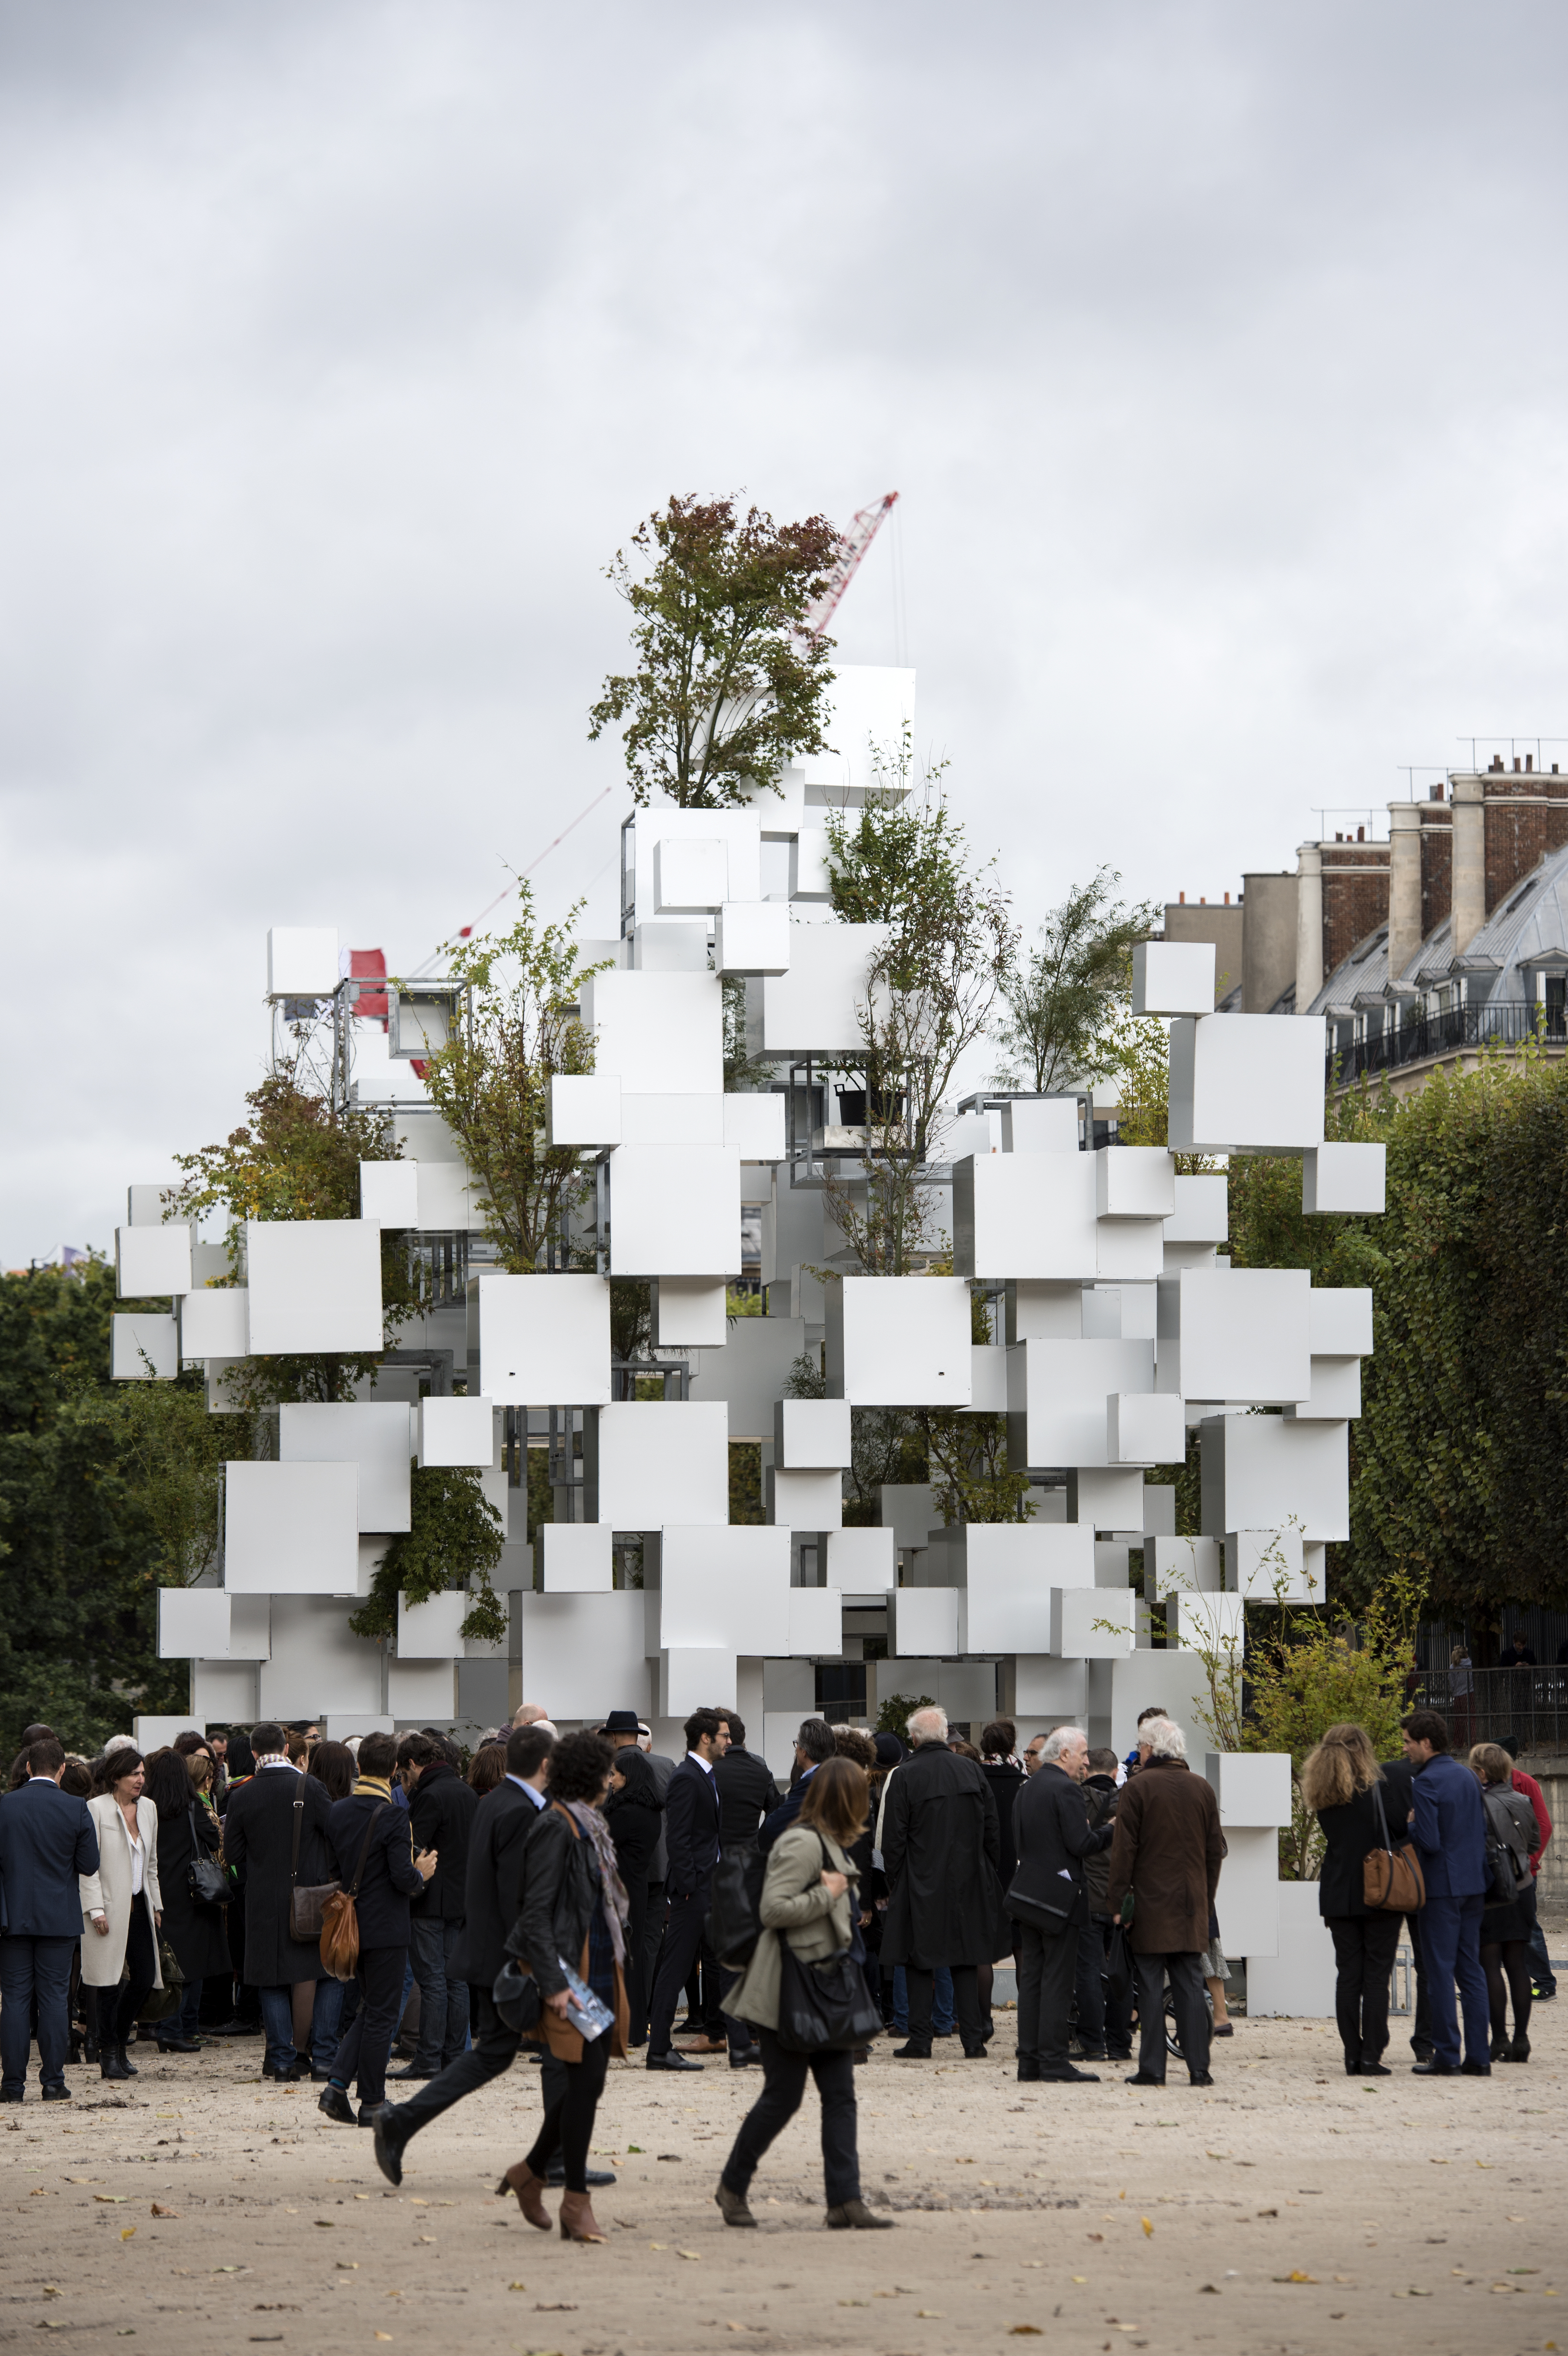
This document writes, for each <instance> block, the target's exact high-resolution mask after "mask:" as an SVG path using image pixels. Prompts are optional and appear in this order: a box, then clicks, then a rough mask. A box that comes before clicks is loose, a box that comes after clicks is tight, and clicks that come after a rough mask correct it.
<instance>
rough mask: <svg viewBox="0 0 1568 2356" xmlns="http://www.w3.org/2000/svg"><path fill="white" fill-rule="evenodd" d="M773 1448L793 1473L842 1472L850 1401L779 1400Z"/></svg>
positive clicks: (777, 1458) (774, 1419)
mask: <svg viewBox="0 0 1568 2356" xmlns="http://www.w3.org/2000/svg"><path fill="white" fill-rule="evenodd" d="M773 1447H774V1451H775V1454H776V1461H777V1462H778V1463H779V1464H780V1465H781V1466H783V1467H787V1468H788V1470H789V1471H790V1472H814V1471H816V1472H834V1471H842V1470H843V1469H844V1467H845V1466H847V1465H848V1462H849V1402H848V1399H789V1398H786V1399H780V1400H778V1401H777V1402H776V1404H775V1406H774V1408H773ZM920 1542H921V1543H922V1544H923V1543H924V1540H923V1537H922V1539H921V1541H920Z"/></svg>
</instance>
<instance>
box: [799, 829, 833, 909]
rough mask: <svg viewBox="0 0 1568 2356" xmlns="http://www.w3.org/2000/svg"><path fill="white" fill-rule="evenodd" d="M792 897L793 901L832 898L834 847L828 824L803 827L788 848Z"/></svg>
mask: <svg viewBox="0 0 1568 2356" xmlns="http://www.w3.org/2000/svg"><path fill="white" fill-rule="evenodd" d="M789 896H790V898H791V899H792V900H831V899H832V897H833V847H832V845H831V843H830V842H829V841H828V840H827V828H826V827H825V826H803V827H801V828H799V829H798V830H797V831H796V833H795V839H794V841H792V842H791V844H790V847H789Z"/></svg>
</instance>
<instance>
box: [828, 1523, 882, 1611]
mask: <svg viewBox="0 0 1568 2356" xmlns="http://www.w3.org/2000/svg"><path fill="white" fill-rule="evenodd" d="M897 1568H898V1565H897V1558H896V1555H895V1550H894V1544H893V1533H892V1531H891V1530H868V1529H856V1530H829V1531H828V1533H827V1584H828V1585H829V1587H836V1588H837V1590H838V1591H839V1593H840V1594H842V1595H882V1594H886V1593H888V1592H889V1591H890V1590H891V1588H892V1586H893V1584H894V1575H895V1572H896V1570H897Z"/></svg>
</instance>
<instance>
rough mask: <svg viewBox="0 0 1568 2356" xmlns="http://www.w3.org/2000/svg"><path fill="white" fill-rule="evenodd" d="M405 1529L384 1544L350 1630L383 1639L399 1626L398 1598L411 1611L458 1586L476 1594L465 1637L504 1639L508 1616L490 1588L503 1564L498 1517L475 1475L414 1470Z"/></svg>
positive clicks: (446, 1470) (415, 1467) (442, 1468)
mask: <svg viewBox="0 0 1568 2356" xmlns="http://www.w3.org/2000/svg"><path fill="white" fill-rule="evenodd" d="M504 1535H505V1533H504V1531H503V1529H502V1526H501V1516H500V1515H499V1514H498V1513H497V1512H496V1508H495V1507H494V1505H491V1504H490V1502H489V1500H488V1498H487V1497H486V1496H485V1492H484V1490H483V1489H482V1488H481V1486H480V1483H479V1475H478V1474H477V1473H476V1472H466V1471H454V1470H453V1469H452V1468H450V1467H447V1466H437V1465H433V1464H427V1465H424V1466H422V1467H421V1465H419V1464H414V1465H413V1466H412V1467H411V1495H410V1514H409V1527H408V1529H407V1530H405V1531H401V1532H400V1534H399V1535H398V1536H397V1537H394V1538H392V1539H391V1540H389V1544H388V1547H387V1551H386V1553H385V1554H384V1555H383V1556H382V1558H381V1559H380V1561H379V1563H378V1564H377V1566H376V1569H375V1573H374V1576H373V1577H372V1579H371V1582H370V1594H369V1598H368V1601H366V1602H365V1603H363V1604H361V1606H360V1608H359V1610H358V1611H357V1612H354V1613H353V1615H352V1616H351V1617H350V1619H349V1622H348V1625H349V1627H350V1628H351V1629H352V1630H353V1632H354V1633H355V1634H356V1635H357V1636H375V1637H379V1638H386V1637H388V1636H390V1635H392V1634H393V1633H395V1632H396V1629H397V1624H398V1597H399V1594H400V1593H401V1594H402V1596H403V1597H404V1599H405V1601H407V1602H408V1603H409V1604H410V1605H413V1604H416V1603H428V1602H429V1601H431V1599H432V1596H436V1595H445V1594H449V1593H451V1592H452V1591H453V1590H455V1589H458V1588H466V1589H470V1590H474V1587H475V1581H477V1582H478V1584H477V1589H476V1590H475V1591H474V1601H473V1602H472V1604H471V1605H470V1607H469V1611H468V1614H467V1617H466V1618H465V1619H464V1622H463V1627H462V1633H463V1634H464V1636H465V1637H484V1638H489V1639H492V1640H494V1639H497V1638H499V1637H502V1636H504V1635H505V1634H506V1633H507V1614H506V1612H505V1610H504V1608H503V1606H502V1603H501V1600H500V1598H499V1596H497V1594H496V1590H495V1589H494V1587H493V1586H492V1585H491V1583H490V1573H491V1572H492V1571H493V1570H494V1569H495V1568H496V1564H497V1563H498V1562H499V1561H500V1559H501V1545H502V1539H503V1537H504Z"/></svg>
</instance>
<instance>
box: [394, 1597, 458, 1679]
mask: <svg viewBox="0 0 1568 2356" xmlns="http://www.w3.org/2000/svg"><path fill="white" fill-rule="evenodd" d="M473 1609H474V1598H473V1597H472V1596H471V1595H469V1594H467V1593H466V1592H465V1591H464V1590H461V1589H452V1590H448V1591H447V1592H446V1593H445V1594H443V1595H432V1596H428V1597H427V1598H426V1600H425V1601H424V1602H422V1603H411V1602H410V1601H408V1598H407V1597H406V1596H405V1595H404V1594H403V1593H402V1591H401V1590H399V1594H398V1657H399V1659H400V1660H411V1661H435V1660H446V1661H450V1660H454V1659H455V1658H456V1657H457V1655H458V1654H459V1653H461V1652H462V1650H463V1622H464V1621H465V1620H466V1619H467V1617H468V1614H469V1613H470V1612H472V1611H473Z"/></svg>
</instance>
